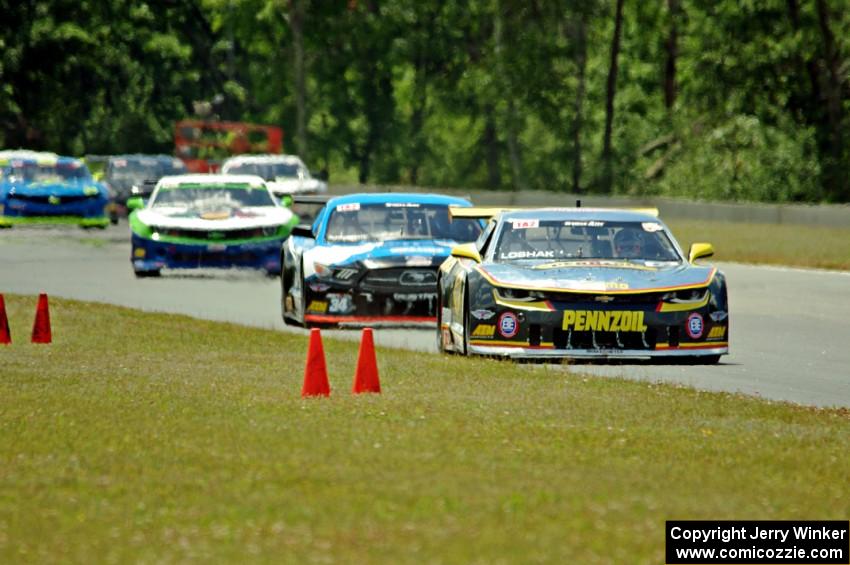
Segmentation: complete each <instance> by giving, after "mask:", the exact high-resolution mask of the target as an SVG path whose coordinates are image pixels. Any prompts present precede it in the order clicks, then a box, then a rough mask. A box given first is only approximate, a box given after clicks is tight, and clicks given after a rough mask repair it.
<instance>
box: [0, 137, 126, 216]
mask: <svg viewBox="0 0 850 565" xmlns="http://www.w3.org/2000/svg"><path fill="white" fill-rule="evenodd" d="M108 202H109V194H108V191H107V188H106V187H105V186H104V185H103V184H102V183H99V182H96V181H95V180H94V179H93V178H92V176H91V174H90V173H89V170H88V168H87V167H86V166H85V164H83V163H82V162H81V161H80V160H79V159H74V158H72V157H60V156H58V155H56V154H55V153H46V152H45V153H42V152H34V151H4V152H0V227H10V226H14V225H21V224H76V225H79V226H82V227H98V228H105V227H106V226H107V225H108V224H109V218H108V217H107V216H106V205H107V203H108Z"/></svg>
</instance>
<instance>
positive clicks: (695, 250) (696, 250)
mask: <svg viewBox="0 0 850 565" xmlns="http://www.w3.org/2000/svg"><path fill="white" fill-rule="evenodd" d="M712 255H714V247H713V246H712V245H711V244H710V243H692V244H691V250H690V251H689V252H688V262H689V263H693V262H694V261H696V260H697V259H702V258H703V257H711V256H712Z"/></svg>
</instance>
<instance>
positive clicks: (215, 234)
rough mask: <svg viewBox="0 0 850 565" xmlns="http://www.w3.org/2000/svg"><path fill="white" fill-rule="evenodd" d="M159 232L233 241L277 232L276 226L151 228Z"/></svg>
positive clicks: (213, 240)
mask: <svg viewBox="0 0 850 565" xmlns="http://www.w3.org/2000/svg"><path fill="white" fill-rule="evenodd" d="M153 229H154V231H158V232H159V233H160V234H162V235H165V236H168V237H182V238H185V239H199V240H203V241H211V242H216V241H222V242H223V241H233V240H237V239H251V238H254V237H268V236H272V235H274V234H275V233H277V227H276V226H272V227H265V228H248V229H241V230H221V231H212V230H186V229H171V228H153Z"/></svg>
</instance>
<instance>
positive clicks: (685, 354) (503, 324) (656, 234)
mask: <svg viewBox="0 0 850 565" xmlns="http://www.w3.org/2000/svg"><path fill="white" fill-rule="evenodd" d="M452 213H453V217H455V218H465V219H468V218H489V222H488V224H487V227H486V229H485V231H484V232H482V234H481V236H480V237H479V238H478V240H477V241H476V242H475V243H469V244H465V245H459V246H457V247H455V248H454V249H453V250H452V254H451V256H450V257H449V258H448V259H446V261H445V262H444V263H443V264H442V265H441V267H440V276H439V281H438V308H437V314H438V320H437V340H438V347H439V348H440V350H441V351H446V352H456V353H461V354H466V355H470V354H479V355H490V356H504V357H512V358H547V357H549V358H559V357H560V358H590V359H622V358H667V357H669V358H679V359H680V360H682V361H686V362H694V363H716V362H717V361H718V360H719V359H720V356H721V355H725V354H728V352H729V315H728V304H727V290H726V279H725V277H724V275H723V273H721V272H720V271H718V270H717V269H716V268H715V267H712V266H705V265H698V264H696V263H695V261H696V260H697V259H700V258H704V257H708V256H711V255H713V253H714V250H713V248H712V246H711V245H710V244H708V243H695V244H693V245H692V246H691V248H690V251H689V253H688V254H687V255H685V253H684V252H683V251H682V249H681V248H680V246H679V244H678V243H677V242H676V240H675V238H674V237H673V235H672V234H671V233H670V230H669V229H668V228H667V226H665V225H664V223H663V222H661V221H660V220H659V219H658V217H657V210H612V209H593V208H545V209H536V210H503V209H492V208H489V209H485V208H475V207H473V208H452Z"/></svg>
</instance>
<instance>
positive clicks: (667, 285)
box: [479, 260, 716, 293]
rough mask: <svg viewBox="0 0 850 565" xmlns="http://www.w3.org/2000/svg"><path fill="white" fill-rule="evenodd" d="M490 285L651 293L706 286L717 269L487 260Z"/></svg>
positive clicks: (484, 268) (484, 269)
mask: <svg viewBox="0 0 850 565" xmlns="http://www.w3.org/2000/svg"><path fill="white" fill-rule="evenodd" d="M479 271H480V272H481V274H482V275H484V277H485V278H486V279H487V280H489V281H490V282H491V283H492V284H495V285H497V286H505V287H514V288H522V289H531V290H556V291H576V292H605V293H616V292H624V293H628V292H651V291H661V290H667V289H675V288H688V287H698V286H704V285H708V284H709V283H710V282H711V279H712V278H713V277H714V273H715V272H716V269H715V268H714V267H706V266H701V265H691V264H688V263H673V262H649V261H648V262H635V261H631V262H627V261H602V260H597V261H560V262H554V263H542V264H536V265H516V264H509V263H487V264H485V265H482V266H480V267H479Z"/></svg>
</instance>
